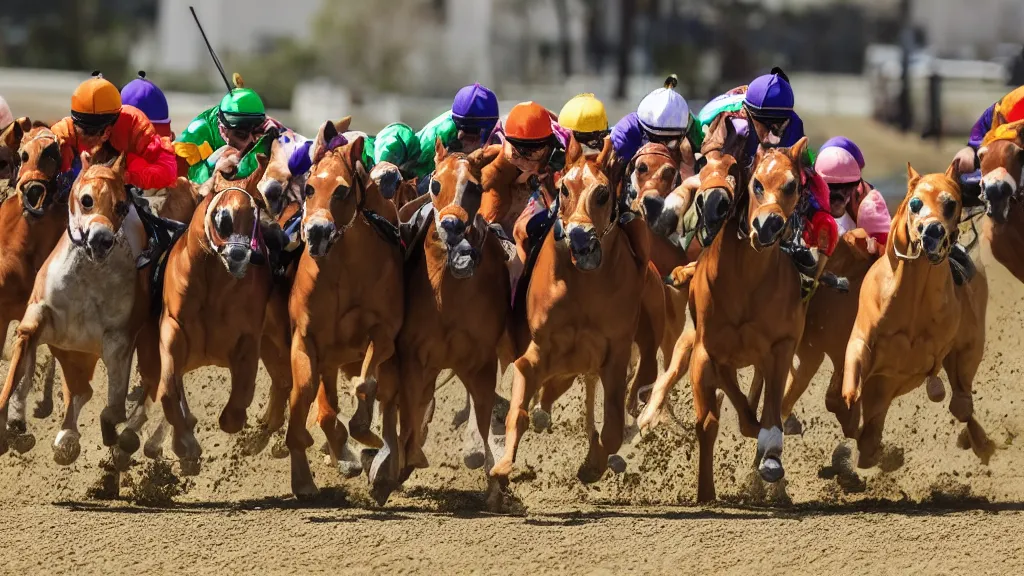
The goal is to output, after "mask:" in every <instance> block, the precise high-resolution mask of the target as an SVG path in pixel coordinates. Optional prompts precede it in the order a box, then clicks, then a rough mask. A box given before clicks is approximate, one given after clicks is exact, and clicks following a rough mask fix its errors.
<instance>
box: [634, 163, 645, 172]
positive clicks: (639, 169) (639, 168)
mask: <svg viewBox="0 0 1024 576" xmlns="http://www.w3.org/2000/svg"><path fill="white" fill-rule="evenodd" d="M636 171H637V172H638V173H640V174H647V164H644V163H643V162H641V163H639V164H637V165H636Z"/></svg>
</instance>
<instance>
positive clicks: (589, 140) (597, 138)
mask: <svg viewBox="0 0 1024 576" xmlns="http://www.w3.org/2000/svg"><path fill="white" fill-rule="evenodd" d="M610 133H611V130H597V131H595V132H576V131H573V133H572V136H573V138H575V139H576V141H577V142H579V143H580V144H582V145H584V146H586V147H588V148H592V149H595V150H600V149H602V148H604V139H605V138H606V137H607V136H608V134H610ZM674 138H675V137H674Z"/></svg>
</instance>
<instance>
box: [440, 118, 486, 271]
mask: <svg viewBox="0 0 1024 576" xmlns="http://www.w3.org/2000/svg"><path fill="white" fill-rule="evenodd" d="M498 153H499V150H498V149H496V148H493V149H491V151H490V153H488V152H487V149H485V148H479V149H477V150H475V151H473V152H472V153H471V154H468V155H467V154H463V153H461V152H453V153H449V152H447V151H446V150H445V147H444V144H443V143H442V142H441V139H440V138H438V139H437V141H436V142H435V143H434V165H435V168H434V175H433V176H432V177H431V179H430V185H429V187H428V191H429V193H430V199H431V202H433V204H434V224H435V227H436V234H437V236H436V237H437V239H438V240H439V241H440V242H441V244H442V245H443V246H444V248H445V250H446V251H447V253H448V271H449V272H451V274H452V276H454V277H455V278H469V277H471V276H472V275H473V272H474V271H475V270H476V264H477V262H479V261H480V255H481V249H480V247H481V245H482V244H483V242H484V239H485V237H486V234H487V221H486V220H484V217H483V216H482V215H480V213H479V210H480V201H481V198H482V196H483V187H482V186H481V185H480V179H481V172H482V171H483V168H484V166H486V165H488V164H490V163H491V161H492V160H494V158H495V157H496V156H497V155H498Z"/></svg>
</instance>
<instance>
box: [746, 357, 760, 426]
mask: <svg viewBox="0 0 1024 576" xmlns="http://www.w3.org/2000/svg"><path fill="white" fill-rule="evenodd" d="M763 391H764V373H763V372H761V369H760V368H758V367H757V366H754V375H753V376H752V377H751V378H750V389H749V390H747V398H746V404H747V406H749V407H750V409H751V410H752V411H753V412H754V414H755V415H756V414H757V408H758V406H760V404H761V393H762V392H763Z"/></svg>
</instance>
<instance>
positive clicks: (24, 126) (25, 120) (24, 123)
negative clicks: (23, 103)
mask: <svg viewBox="0 0 1024 576" xmlns="http://www.w3.org/2000/svg"><path fill="white" fill-rule="evenodd" d="M14 123H15V124H20V125H21V130H22V131H23V132H24V133H26V134H28V133H29V131H31V130H32V128H33V127H34V126H35V124H33V123H32V120H30V119H29V117H28V116H22V117H21V118H18V119H17V120H15V121H14ZM41 124H42V128H46V129H47V130H49V129H50V125H49V124H47V123H46V122H42V123H41Z"/></svg>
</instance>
